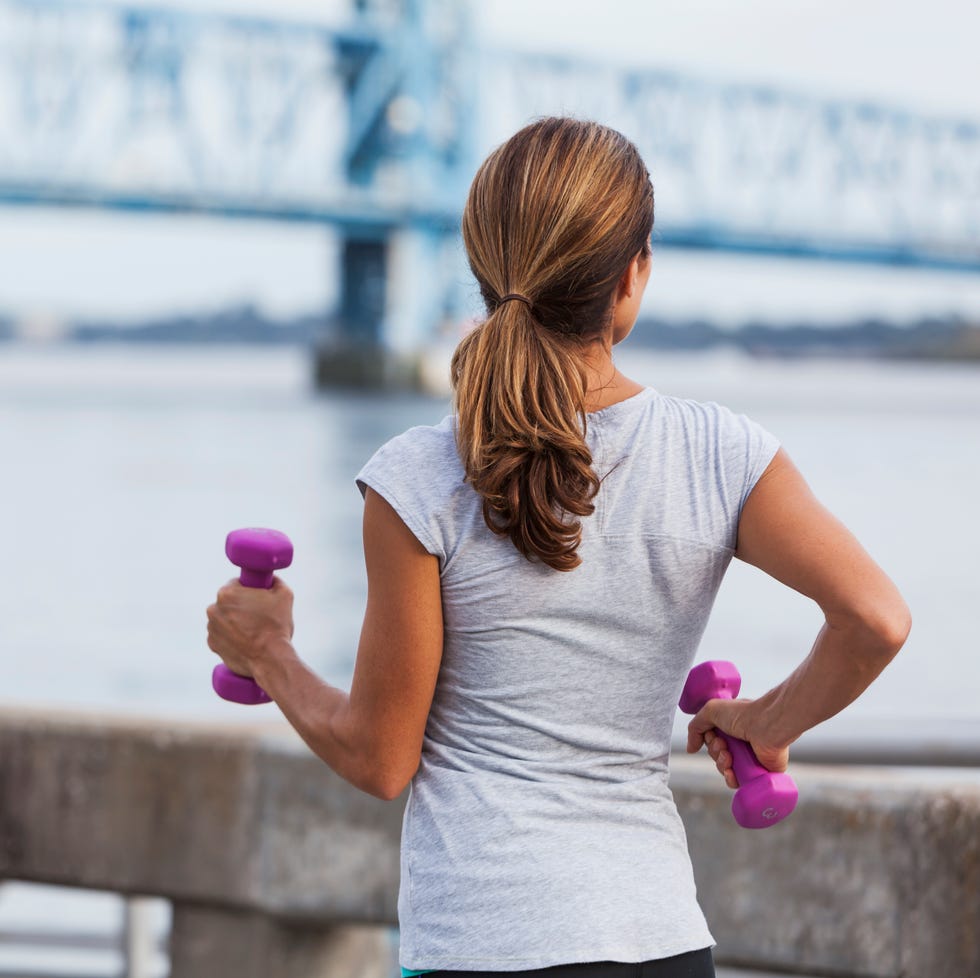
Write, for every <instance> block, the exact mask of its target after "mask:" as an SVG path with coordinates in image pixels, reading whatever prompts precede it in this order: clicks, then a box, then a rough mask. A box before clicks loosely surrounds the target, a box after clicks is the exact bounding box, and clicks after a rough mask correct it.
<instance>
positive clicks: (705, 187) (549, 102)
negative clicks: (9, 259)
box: [0, 0, 980, 355]
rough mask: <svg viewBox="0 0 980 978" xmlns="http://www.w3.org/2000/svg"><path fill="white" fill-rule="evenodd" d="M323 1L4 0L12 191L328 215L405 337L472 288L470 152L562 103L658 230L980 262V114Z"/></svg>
mask: <svg viewBox="0 0 980 978" xmlns="http://www.w3.org/2000/svg"><path fill="white" fill-rule="evenodd" d="M331 11H332V13H333V14H334V15H335V22H332V23H331V24H330V25H329V26H324V25H322V24H303V23H298V22H295V21H285V20H283V21H280V20H270V19H260V18H255V17H240V16H229V15H216V14H208V13H198V12H184V11H176V10H168V9H164V8H156V9H154V8H148V7H143V6H140V7H126V6H120V5H118V4H109V3H105V2H86V0H0V203H2V204H6V205H23V206H36V205H42V206H56V207H65V208H79V207H83V208H102V209H109V210H122V211H130V212H134V211H135V212H157V213H169V214H208V215H213V216H215V217H219V218H227V219H229V220H230V219H234V218H249V219H267V220H269V221H280V222H304V223H315V224H320V225H323V226H325V227H326V228H329V229H331V231H332V233H334V234H336V235H338V236H339V238H340V241H341V247H340V248H339V251H338V254H339V256H340V257H339V261H340V267H339V268H337V269H325V270H324V274H325V275H328V274H329V275H331V276H336V277H338V279H339V281H340V283H341V289H340V300H339V308H338V309H337V310H336V311H337V315H338V320H339V322H340V323H341V324H342V329H343V332H344V335H345V337H346V339H347V340H348V341H349V342H350V344H352V345H354V346H365V347H368V348H378V347H381V348H383V349H385V350H387V351H389V352H391V353H393V354H395V355H402V354H407V353H410V352H411V351H413V350H417V349H418V348H419V347H420V346H421V345H423V344H424V343H425V342H426V341H427V339H428V338H429V337H431V336H432V334H433V332H434V331H435V330H436V329H437V328H438V327H439V325H440V324H443V323H445V322H446V321H451V320H453V319H455V318H458V317H459V316H461V315H462V313H463V310H464V309H465V308H467V305H468V296H469V294H470V291H471V290H470V288H469V286H467V285H466V284H465V283H466V276H465V275H464V274H463V271H462V260H461V256H460V249H459V245H458V239H457V229H458V222H459V215H460V211H461V207H462V202H463V199H464V197H465V191H466V187H467V185H468V182H469V180H470V178H471V176H472V174H473V172H474V170H475V168H476V166H477V165H478V163H479V160H480V159H481V158H482V156H483V155H484V154H485V153H486V151H487V150H488V149H489V148H490V147H491V146H493V145H495V144H496V143H498V142H500V141H501V140H502V139H504V138H506V136H507V135H509V134H510V133H511V132H513V131H514V130H515V129H517V128H518V127H519V126H520V125H522V124H523V123H524V122H526V121H527V120H528V119H530V118H532V117H534V116H537V115H542V114H546V113H549V114H551V113H563V112H569V113H572V114H575V115H577V116H580V117H592V118H596V119H599V120H601V121H603V122H606V123H608V124H610V125H613V126H615V127H616V128H618V129H620V130H622V131H623V132H625V133H626V134H627V135H628V136H629V137H630V138H631V139H633V140H634V141H635V142H636V143H637V145H638V146H639V148H640V150H641V152H642V153H643V155H644V158H645V159H646V161H647V163H648V165H649V167H650V169H651V172H652V174H653V179H654V185H655V188H656V193H657V231H656V239H657V243H658V246H659V247H660V248H687V249H712V250H724V251H729V252H740V253H745V254H764V255H771V256H781V257H786V258H794V257H796V258H799V257H803V258H820V259H826V260H831V261H838V262H847V263H870V264H876V265H888V266H901V267H906V268H912V267H916V268H931V269H941V270H946V271H949V272H950V273H967V274H978V273H980V120H977V119H957V118H941V117H935V116H927V115H922V114H919V113H915V112H910V111H905V110H903V109H902V108H901V107H895V106H884V105H877V104H871V103H866V102H858V101H842V100H831V99H821V98H817V97H810V96H805V95H801V94H796V93H793V92H790V91H782V90H779V89H777V88H773V87H760V86H753V85H746V84H724V83H719V82H711V81H706V80H703V79H698V78H694V77H687V76H685V75H681V74H677V73H673V72H667V71H660V70H657V68H656V67H655V66H650V67H633V68H625V67H622V66H617V65H609V64H600V63H588V62H585V61H583V60H581V59H577V58H563V57H556V56H551V55H543V56H537V55H531V54H528V53H526V52H523V53H518V52H515V51H507V50H499V49H493V50H491V49H488V48H486V47H481V46H480V44H479V42H478V38H477V37H476V36H475V33H474V26H473V9H472V7H471V5H470V4H469V3H468V2H466V0H350V2H349V3H346V4H345V3H343V2H341V0H336V2H334V3H333V5H332V7H331ZM395 297H397V301H395Z"/></svg>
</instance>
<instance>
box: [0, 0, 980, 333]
mask: <svg viewBox="0 0 980 978" xmlns="http://www.w3.org/2000/svg"><path fill="white" fill-rule="evenodd" d="M132 2H133V4H134V5H135V3H136V2H137V0H132ZM155 5H156V4H155ZM173 5H174V6H181V5H183V6H187V7H194V8H196V9H200V8H202V7H206V8H209V9H213V10H218V11H236V12H243V13H260V14H266V15H270V16H276V17H291V18H296V19H299V20H304V21H311V20H312V21H317V20H320V21H327V22H335V21H336V19H337V17H338V15H339V14H338V12H339V11H342V10H343V8H344V6H345V5H344V4H343V3H342V2H340V0H318V2H311V0H182V2H181V3H175V4H173ZM475 10H476V15H477V23H478V29H479V31H480V36H481V39H482V40H483V42H484V43H486V44H489V45H499V46H501V47H506V48H523V49H526V50H529V51H545V50H547V51H556V52H564V53H571V54H578V55H581V56H582V57H587V58H590V59H595V60H599V61H615V62H620V63H624V64H630V65H637V66H645V67H660V68H670V69H674V70H677V71H680V72H683V73H686V74H688V75H692V76H696V77H702V78H706V79H711V80H715V81H730V80H743V81H751V82H761V83H771V84H775V85H777V86H778V87H780V88H782V89H785V90H790V91H799V92H801V93H806V94H811V95H816V96H841V97H846V98H860V99H868V100H870V101H875V102H880V103H884V104H887V105H891V106H896V107H903V108H908V109H912V110H918V111H921V112H926V113H929V114H936V115H941V116H950V117H957V118H972V119H974V120H977V121H980V58H978V57H977V55H976V39H977V38H978V37H980V4H977V3H975V2H973V0H969V2H968V0H929V2H909V0H892V2H888V3H886V2H883V0H850V2H840V0H821V2H812V0H795V2H793V0H741V2H735V0H671V2H663V0H659V2H658V0H648V2H641V0H605V2H604V3H602V4H601V5H600V4H596V3H595V2H594V0H588V2H581V0H579V2H569V0H482V2H480V3H477V4H475ZM654 181H655V183H656V174H654ZM334 264H335V251H334V246H333V242H332V241H331V239H330V237H329V235H327V234H324V233H323V232H322V231H321V230H319V229H316V228H310V227H285V226H280V225H271V224H264V223H258V222H234V223H223V222H220V221H214V220H208V219H203V218H161V217H132V216H122V215H114V214H96V213H89V212H70V213H69V212H63V211H57V210H42V209H32V208H23V209H11V208H6V209H0V310H10V311H13V312H14V313H15V314H17V315H18V316H21V317H26V318H29V319H33V320H37V321H42V322H43V321H44V320H45V319H46V318H53V319H57V318H59V317H66V316H81V317H104V318H110V319H119V320H124V319H128V318H139V317H142V316H153V315H160V314H167V313H171V312H178V311H192V310H199V309H203V310H208V309H218V308H222V307H224V306H227V305H230V304H240V303H243V302H252V303H254V304H256V305H258V306H259V307H260V308H262V309H263V310H265V311H266V312H268V313H270V314H272V315H281V316H288V315H293V314H298V313H303V312H307V311H310V310H315V309H320V308H323V307H324V306H327V305H329V304H330V303H331V302H332V301H333V300H334V298H335V295H336V281H335V276H334V274H333V271H332V270H333V268H334ZM655 273H656V277H655V279H654V282H653V286H652V287H651V288H650V289H649V290H648V294H647V297H646V300H645V306H644V310H645V311H646V312H649V313H658V312H659V313H664V314H667V315H679V316H699V315H705V316H709V317H712V318H715V319H716V320H718V321H720V322H731V323H735V322H737V321H740V320H742V319H744V318H748V317H757V318H762V319H769V320H772V321H781V320H784V319H787V318H799V317H800V316H803V318H806V317H807V316H813V317H820V318H824V319H827V318H830V319H834V318H838V319H841V320H846V319H849V318H854V317H856V316H860V315H868V314H871V315H873V314H885V315H892V316H894V317H895V318H898V319H902V318H907V319H914V318H917V316H919V315H920V314H929V313H933V314H948V313H950V312H960V313H963V314H967V315H973V316H978V317H980V276H964V275H949V274H940V273H925V272H918V273H912V272H903V273H901V274H896V273H894V272H890V271H886V270H875V269H855V268H850V267H842V266H838V265H830V264H825V263H820V262H797V261H794V262H785V261H778V260H761V259H737V258H732V257H728V256H723V255H708V254H700V255H698V254H691V253H678V252H670V251H668V250H663V251H661V252H660V253H659V254H658V256H657V265H656V267H655Z"/></svg>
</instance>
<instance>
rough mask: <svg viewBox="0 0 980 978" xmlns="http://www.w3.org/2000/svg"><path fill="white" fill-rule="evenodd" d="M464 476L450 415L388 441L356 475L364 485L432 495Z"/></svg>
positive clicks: (449, 486)
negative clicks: (434, 423)
mask: <svg viewBox="0 0 980 978" xmlns="http://www.w3.org/2000/svg"><path fill="white" fill-rule="evenodd" d="M462 479H463V473H462V465H461V464H460V461H459V454H458V452H457V451H456V435H455V429H454V426H453V419H452V418H451V417H446V418H443V420H442V421H441V422H439V424H436V425H418V426H416V427H414V428H409V429H408V430H407V431H403V432H402V433H401V434H400V435H395V437H394V438H391V439H389V440H388V441H386V442H385V443H384V444H383V445H382V446H381V447H380V448H379V449H378V450H377V451H376V452H375V453H374V455H372V456H371V458H370V459H369V460H368V461H367V462H366V463H365V465H364V467H363V468H362V469H361V471H360V472H359V473H358V475H357V482H358V485H359V486H360V488H361V491H362V492H363V491H364V487H365V485H372V486H373V487H375V488H377V486H378V485H386V486H390V487H391V488H392V489H395V490H398V491H410V492H426V493H428V494H431V493H432V492H433V490H434V489H437V488H438V487H439V486H440V485H442V486H445V487H446V488H447V489H451V488H453V487H454V486H455V485H456V484H458V483H459V482H461V481H462Z"/></svg>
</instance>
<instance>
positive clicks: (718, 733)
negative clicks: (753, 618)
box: [687, 699, 789, 789]
mask: <svg viewBox="0 0 980 978" xmlns="http://www.w3.org/2000/svg"><path fill="white" fill-rule="evenodd" d="M753 702H754V701H753V700H744V699H741V700H708V702H707V703H705V705H704V706H703V707H702V708H701V709H700V710H699V711H698V712H697V713H696V714H695V715H694V717H693V719H692V720H691V722H690V723H689V724H688V726H687V752H688V753H689V754H696V753H697V752H698V751H699V750H700V749H701V746H702V744H703V745H704V746H705V747H707V748H708V754H709V755H710V756H711V759H712V760H713V761H714V762H715V766H716V767H717V768H718V771H719V773H720V774H721V775H722V776H723V777H724V779H725V784H727V785H728V787H729V788H733V789H734V788H737V787H738V786H739V785H738V778H737V777H736V775H735V771H734V769H733V768H732V755H731V752H730V751H729V749H728V741H727V739H726V737H728V736H731V737H737V738H738V739H739V740H744V741H745V742H746V743H747V744H748V745H749V746H750V747H751V748H752V750H753V752H754V753H755V756H756V758H757V759H758V761H759V763H760V764H761V765H762V766H763V767H764V768H765V769H766V770H767V771H785V770H786V767H787V765H788V764H789V748H788V747H780V746H776V745H774V744H770V743H766V742H765V740H764V739H763V738H760V737H759V736H758V735H757V734H754V733H753Z"/></svg>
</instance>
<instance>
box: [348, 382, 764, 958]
mask: <svg viewBox="0 0 980 978" xmlns="http://www.w3.org/2000/svg"><path fill="white" fill-rule="evenodd" d="M587 441H588V444H589V448H590V450H591V452H592V456H593V459H594V465H595V468H596V471H597V473H598V474H599V476H600V478H601V479H602V480H603V483H602V488H601V490H600V492H599V493H598V495H597V496H596V498H595V505H596V509H595V512H594V513H593V514H592V516H590V517H588V518H587V519H585V520H583V528H582V541H581V544H580V547H579V555H580V556H581V558H582V564H581V565H580V566H579V567H578V568H577V569H576V570H575V571H574V572H573V573H571V574H563V573H560V572H558V571H555V570H553V569H552V568H550V567H547V566H546V565H544V564H542V563H540V562H529V561H528V560H526V559H525V558H524V557H523V556H521V554H519V553H518V552H517V551H516V550H515V548H514V547H513V545H512V544H511V542H510V541H509V540H508V539H506V538H504V537H501V536H497V535H494V534H491V533H488V532H487V527H486V525H485V523H484V520H483V516H482V511H481V503H480V497H479V495H478V494H477V493H476V492H475V491H474V490H473V488H472V487H471V486H470V485H469V484H467V483H466V482H465V481H464V476H463V469H462V465H461V463H460V461H459V457H458V453H457V449H456V443H455V436H454V430H453V426H452V421H451V419H446V421H444V422H443V423H442V424H441V425H440V426H438V427H435V428H417V429H412V430H411V431H409V432H407V433H406V434H405V435H403V436H400V437H399V438H397V439H395V440H394V441H393V442H391V443H389V445H388V446H386V447H385V448H384V449H382V451H381V452H379V453H378V455H377V456H375V458H374V459H373V460H372V461H371V462H370V463H369V464H368V465H367V466H366V467H365V469H364V471H363V472H362V474H361V475H360V476H359V478H360V480H361V481H362V485H369V486H371V488H373V489H374V490H375V491H377V492H379V493H380V494H381V495H382V496H384V497H385V498H386V499H387V500H388V502H389V503H390V504H391V505H392V506H393V507H394V508H395V510H396V511H397V512H398V514H399V516H401V518H402V519H403V520H404V521H405V523H406V525H407V526H409V527H410V528H411V529H412V530H413V532H415V534H416V536H417V537H418V538H419V539H420V540H421V541H422V542H423V545H424V546H425V547H426V549H428V550H429V551H430V553H434V554H436V555H437V556H438V557H439V559H440V568H441V590H442V600H443V616H444V629H445V631H444V645H443V655H442V664H441V667H440V673H439V681H438V683H437V686H436V690H435V695H434V698H433V702H432V707H431V709H430V712H429V717H428V722H427V725H426V731H425V738H424V741H423V747H422V757H421V763H420V767H419V770H418V772H417V774H416V776H415V778H414V779H413V785H412V795H411V798H410V801H409V806H408V809H407V812H406V819H405V836H404V839H403V853H404V861H403V882H402V891H401V899H400V907H399V919H400V923H401V931H402V957H403V964H406V965H407V966H408V967H412V966H417V967H423V966H424V967H428V968H444V969H456V970H511V969H513V968H535V967H545V966H548V965H551V964H555V963H559V961H558V960H556V957H555V955H556V954H559V955H561V956H562V960H563V961H565V962H566V963H567V962H568V961H570V960H579V961H595V960H602V959H604V958H605V957H609V956H610V955H611V954H612V953H613V949H615V953H616V954H618V955H620V956H621V955H622V954H623V953H628V954H631V955H636V957H635V958H633V960H644V959H649V958H654V957H663V956H668V955H671V954H675V953H679V952H681V951H686V950H688V949H690V948H691V947H697V946H704V945H706V944H708V943H710V935H709V934H708V932H707V929H706V927H705V925H704V922H703V918H702V917H701V914H700V911H699V910H698V908H697V904H696V901H695V894H694V887H693V881H692V877H691V869H690V862H689V859H688V856H687V852H686V848H685V842H684V833H683V828H682V826H681V824H680V821H679V819H678V817H677V813H676V811H675V809H674V806H673V801H672V799H671V796H670V793H669V790H668V789H667V761H668V753H669V749H670V737H671V727H672V719H673V715H674V710H675V707H676V703H677V698H678V695H679V693H680V689H681V686H682V684H683V679H684V676H685V674H686V672H687V669H688V668H689V667H690V664H691V661H692V659H693V656H694V653H695V650H696V648H697V644H698V641H699V640H700V637H701V633H702V631H703V629H704V626H705V624H706V621H707V616H708V613H709V611H710V609H711V605H712V602H713V600H714V596H715V593H716V591H717V589H718V586H719V584H720V583H721V579H722V576H723V574H724V571H725V568H726V567H727V566H728V563H729V561H730V559H731V556H732V552H733V547H734V543H735V531H736V527H737V520H738V513H739V510H740V508H741V504H742V502H743V500H744V498H745V496H746V495H747V494H748V492H749V491H750V490H751V488H752V486H753V485H754V483H755V480H756V479H757V478H758V476H759V474H760V473H761V472H762V471H763V469H764V468H765V467H766V465H767V464H768V462H769V461H770V459H771V458H772V456H773V454H774V453H775V451H776V448H777V445H776V442H775V440H774V439H773V438H772V437H771V436H769V435H767V434H766V433H765V432H763V431H762V430H761V429H759V428H758V427H757V426H755V425H753V424H752V423H751V422H749V421H747V420H746V419H744V418H737V417H735V416H734V415H732V414H731V413H730V412H728V411H727V410H725V409H723V408H720V407H718V406H717V405H701V404H696V403H694V402H689V401H680V400H677V399H674V398H669V397H663V396H661V395H659V394H657V393H655V392H654V391H652V390H645V391H643V392H642V393H641V394H638V395H636V396H634V397H632V398H630V399H628V400H624V401H622V402H620V403H618V404H615V405H613V406H611V407H609V408H606V409H605V410H603V411H600V412H598V413H594V414H590V415H589V417H588V426H587ZM600 827H601V831H600ZM529 908H535V910H534V912H532V913H530V914H529ZM668 911H669V912H668ZM652 920H657V921H659V922H660V923H659V924H658V926H657V927H651V925H650V923H651V921H652ZM544 921H547V924H545V923H544ZM668 921H669V922H668ZM481 922H484V923H481ZM556 928H557V929H558V930H559V931H563V933H556ZM480 933H485V934H486V940H485V942H484V943H483V944H482V946H481V940H480V937H479V936H478V935H479V934H480ZM570 942H571V943H570ZM570 947H572V948H573V952H572V953H573V954H574V958H569V957H568V954H569V948H570ZM558 949H561V950H560V951H559V950H558Z"/></svg>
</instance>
